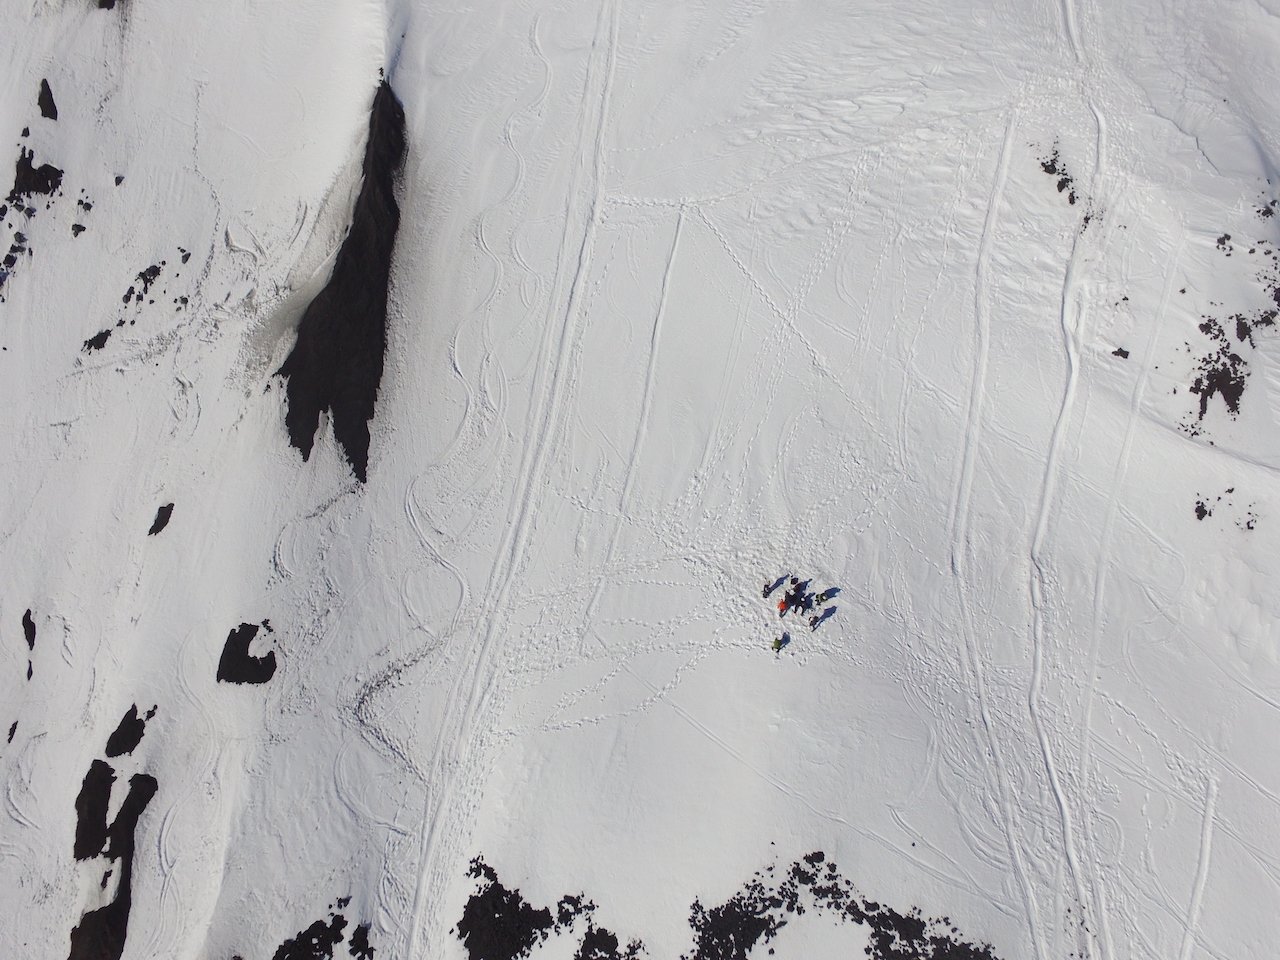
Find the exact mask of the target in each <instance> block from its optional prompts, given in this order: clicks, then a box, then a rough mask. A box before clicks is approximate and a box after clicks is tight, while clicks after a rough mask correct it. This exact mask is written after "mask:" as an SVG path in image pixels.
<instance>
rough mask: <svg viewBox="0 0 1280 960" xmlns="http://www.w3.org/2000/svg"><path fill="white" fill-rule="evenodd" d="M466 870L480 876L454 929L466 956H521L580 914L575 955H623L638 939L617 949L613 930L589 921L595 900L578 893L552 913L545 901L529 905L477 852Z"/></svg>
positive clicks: (633, 950)
mask: <svg viewBox="0 0 1280 960" xmlns="http://www.w3.org/2000/svg"><path fill="white" fill-rule="evenodd" d="M468 874H469V875H470V876H471V877H473V878H475V879H476V880H479V881H481V884H480V889H479V890H478V891H476V893H475V894H473V895H472V897H471V899H470V900H468V901H467V904H466V906H465V907H464V908H463V910H462V919H461V920H459V921H458V926H457V928H456V931H457V935H458V939H460V940H461V941H462V942H463V945H464V946H465V947H466V949H467V955H468V957H469V958H470V960H519V958H522V957H527V956H528V955H529V954H530V953H531V952H532V950H533V948H534V947H535V946H537V945H538V944H540V943H543V942H544V941H546V940H547V938H548V937H550V936H551V935H552V934H553V933H554V934H557V935H559V934H563V933H565V932H566V931H568V930H570V929H571V928H572V927H573V926H574V924H575V922H576V921H577V920H578V918H580V917H585V918H586V921H587V931H586V934H585V935H584V936H583V938H582V941H581V943H580V944H579V947H578V952H577V954H576V955H575V960H627V958H633V957H635V956H636V955H637V954H638V953H639V952H640V950H641V949H642V944H641V943H640V942H639V941H636V940H633V941H632V942H631V943H630V944H628V945H627V948H626V950H625V951H623V952H621V953H620V952H619V951H618V938H617V936H616V935H615V934H613V933H611V932H610V931H608V930H605V929H603V928H601V927H597V926H596V925H595V923H594V922H593V920H592V917H593V915H594V913H595V909H596V905H595V904H594V903H592V902H591V901H590V900H587V899H586V898H585V897H583V896H582V895H581V894H579V895H578V896H564V897H561V898H560V901H559V902H558V903H557V904H556V906H555V912H554V913H552V911H551V909H550V908H549V907H541V908H535V907H533V906H532V905H531V904H529V903H527V902H526V901H525V899H524V897H523V896H521V895H520V891H519V890H508V889H507V888H506V887H504V886H503V885H502V883H501V882H500V881H499V880H498V874H497V872H496V871H495V870H494V869H493V868H492V867H491V866H489V865H488V864H487V863H485V862H484V860H483V858H481V857H476V858H475V859H474V860H472V861H471V868H470V870H469V871H468Z"/></svg>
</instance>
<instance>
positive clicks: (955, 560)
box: [951, 110, 1017, 579]
mask: <svg viewBox="0 0 1280 960" xmlns="http://www.w3.org/2000/svg"><path fill="white" fill-rule="evenodd" d="M1016 123H1017V115H1016V113H1015V112H1014V111H1012V110H1011V111H1010V112H1009V119H1008V120H1007V121H1006V123H1005V128H1004V143H1003V144H1002V145H1001V147H1000V161H999V163H998V164H997V166H996V178H995V181H994V182H993V183H992V185H991V196H990V198H989V199H988V201H987V217H986V222H985V223H983V225H982V239H981V240H980V241H979V243H978V265H977V268H976V270H975V271H974V285H973V307H974V327H975V334H976V339H977V348H976V350H975V351H974V359H973V385H972V387H971V388H970V391H969V417H968V423H967V424H966V426H965V431H964V452H963V454H962V455H961V458H960V483H959V485H958V486H957V488H956V496H955V500H954V502H953V504H952V508H951V512H952V516H953V518H954V522H953V525H952V528H951V572H952V573H954V574H955V575H956V576H958V577H960V578H962V579H963V577H964V567H965V554H966V551H967V545H968V541H969V504H970V501H971V500H972V498H973V475H974V473H975V471H976V469H977V461H978V447H979V445H980V444H981V441H982V401H983V397H984V395H985V394H986V386H987V360H988V356H989V353H990V349H991V311H990V304H989V303H988V298H989V294H988V282H989V281H988V273H989V271H990V262H991V246H992V243H993V239H992V238H993V237H994V235H995V231H996V225H997V222H998V215H999V209H1000V202H1001V199H1002V198H1003V196H1004V185H1005V182H1006V180H1007V179H1008V176H1009V155H1010V154H1011V153H1012V149H1013V131H1014V128H1015V126H1016Z"/></svg>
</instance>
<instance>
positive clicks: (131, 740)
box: [67, 706, 159, 960]
mask: <svg viewBox="0 0 1280 960" xmlns="http://www.w3.org/2000/svg"><path fill="white" fill-rule="evenodd" d="M154 713H155V709H154V708H152V710H151V711H149V712H148V713H147V717H148V718H150V717H151V716H153V715H154ZM130 714H132V717H133V720H134V721H137V722H138V723H141V724H143V725H144V726H143V728H142V729H139V728H137V727H135V726H133V725H132V724H130V722H129V721H130ZM122 731H123V732H122ZM144 732H145V721H144V720H139V718H138V717H137V707H136V706H134V707H133V709H132V710H131V711H130V713H129V714H126V715H125V718H124V720H122V721H121V725H120V727H117V728H116V731H115V732H114V733H113V734H112V735H111V738H110V739H109V740H108V741H107V755H108V756H119V755H121V754H123V753H131V752H132V751H133V749H134V748H135V747H136V746H137V745H138V742H139V741H140V740H141V739H142V735H143V733H144ZM135 735H136V739H135ZM113 741H114V742H113ZM113 747H114V748H116V752H114V753H113V752H112V751H113ZM125 747H127V749H124V748H125ZM115 781H116V771H115V769H114V768H113V767H112V766H111V765H110V764H109V763H107V762H106V761H104V760H94V761H93V762H92V763H91V764H90V765H89V772H88V773H86V774H85V776H84V780H83V782H82V783H81V785H80V793H79V794H78V795H77V796H76V802H75V809H76V832H75V844H74V848H73V855H74V857H75V859H76V860H81V861H83V860H91V859H93V858H94V857H98V856H102V857H105V858H106V859H107V860H108V861H119V865H118V869H119V871H120V875H119V880H118V881H117V886H116V894H115V897H114V898H113V899H112V900H111V902H110V903H108V904H107V905H106V906H103V907H99V908H98V909H96V910H90V911H88V912H86V913H85V914H84V915H83V916H82V917H81V918H80V922H79V923H78V924H76V926H75V927H74V928H72V930H71V952H70V953H69V954H68V955H67V960H119V957H120V955H121V954H122V953H124V945H125V939H126V938H127V936H128V932H129V911H130V908H131V906H132V902H133V900H132V898H133V854H134V846H135V841H134V835H135V833H136V832H137V829H138V820H139V819H140V818H141V817H142V814H143V812H144V811H145V810H146V809H147V805H148V804H150V803H151V799H152V798H153V797H154V796H155V795H156V791H157V790H159V784H158V783H157V782H156V779H155V777H152V776H150V775H148V774H145V773H135V774H134V775H133V776H132V777H130V778H129V792H128V794H126V795H125V798H124V802H123V803H122V804H121V805H120V809H119V811H118V812H117V813H116V816H115V819H114V820H112V821H111V822H110V823H109V824H108V823H107V813H108V809H109V807H110V803H111V788H112V785H113V784H114V783H115ZM114 869H116V868H115V867H113V868H111V869H108V870H107V871H106V872H104V874H103V877H102V883H101V886H102V887H103V888H104V889H105V887H106V885H107V882H108V880H109V879H110V877H111V873H112V871H113V870H114Z"/></svg>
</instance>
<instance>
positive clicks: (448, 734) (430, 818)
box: [407, 0, 618, 956]
mask: <svg viewBox="0 0 1280 960" xmlns="http://www.w3.org/2000/svg"><path fill="white" fill-rule="evenodd" d="M617 20H618V17H617V9H616V3H615V2H613V0H606V2H605V3H604V4H602V6H601V9H600V14H599V20H598V25H597V34H596V41H595V43H593V45H592V52H591V56H590V59H589V62H588V67H587V78H586V84H587V87H586V90H585V91H584V98H583V106H582V112H581V120H580V125H579V138H578V140H579V143H580V144H581V147H582V148H583V149H580V151H579V154H578V156H579V165H580V166H579V170H578V172H577V173H576V174H575V177H574V184H575V186H574V187H573V188H572V190H571V194H570V200H569V207H568V209H567V211H566V217H565V228H564V232H563V234H562V241H561V252H560V257H559V263H560V264H561V267H560V268H559V269H558V271H557V273H558V275H559V276H558V277H557V283H556V287H557V288H560V287H561V285H562V282H563V281H561V280H560V276H564V271H565V269H566V268H569V269H571V270H572V276H571V277H568V286H569V289H568V290H567V292H566V293H565V294H557V293H556V292H553V294H552V299H551V307H552V309H553V310H555V311H557V319H556V322H555V324H548V326H547V328H546V332H547V334H548V336H547V337H544V341H543V351H542V352H543V355H544V356H547V355H548V354H550V353H551V350H552V349H553V348H552V344H551V343H550V335H551V334H552V332H553V331H554V330H555V329H556V327H558V328H559V336H558V338H557V339H558V343H557V344H556V345H555V346H554V355H553V356H554V359H553V360H552V359H550V358H548V359H544V360H542V361H541V362H540V363H539V366H538V381H539V382H540V381H542V380H543V379H544V378H545V379H546V380H547V382H546V383H542V384H541V385H539V383H538V382H536V383H535V388H534V397H535V403H534V410H533V416H534V421H533V423H532V428H533V429H530V430H527V431H526V432H525V436H526V437H527V438H532V443H531V445H530V444H528V443H527V444H526V447H525V450H524V453H523V455H522V458H521V460H522V463H521V468H520V471H519V473H518V476H517V486H516V491H515V495H514V498H513V501H512V503H513V508H514V509H513V513H512V514H511V515H510V516H509V518H508V525H507V533H506V535H505V537H504V540H503V542H502V544H501V545H500V547H499V549H498V551H497V558H496V561H495V565H494V568H493V571H492V573H491V575H490V578H489V583H488V585H487V587H486V590H485V595H486V602H485V608H486V609H487V610H489V611H490V612H489V614H488V618H487V621H486V622H485V623H483V624H482V625H481V626H480V627H479V628H478V634H479V635H478V636H477V637H475V638H474V639H473V642H472V643H471V644H469V645H468V648H469V649H471V648H476V652H475V654H474V655H473V656H471V657H470V659H469V660H468V662H467V663H466V664H465V666H464V667H463V669H461V670H460V671H459V672H458V675H457V679H456V681H455V683H454V685H453V687H452V689H451V691H450V695H449V698H448V706H447V708H446V711H445V718H446V719H445V725H446V726H445V731H443V732H442V734H441V736H440V737H439V738H438V740H437V746H436V750H435V758H434V760H433V762H432V764H431V768H430V773H429V775H428V779H427V790H428V792H427V802H428V805H429V808H430V809H429V810H426V811H424V813H425V814H426V815H425V816H424V818H423V821H424V828H423V830H422V834H421V842H420V851H421V853H420V858H419V869H418V878H419V879H418V882H417V886H416V890H415V893H414V898H413V907H412V913H411V917H410V930H409V940H408V945H407V955H408V956H417V955H418V950H417V943H418V938H419V935H420V932H421V931H423V927H424V922H425V921H424V912H425V908H426V902H427V900H428V896H427V892H428V888H429V887H433V888H434V891H433V892H437V893H438V892H439V890H440V889H441V888H442V887H443V886H444V885H445V884H446V883H447V882H448V871H449V870H450V866H446V864H445V863H443V862H438V861H444V860H449V859H451V858H450V857H448V856H441V854H442V853H443V852H444V851H442V850H440V849H439V847H440V845H441V844H443V845H444V846H445V847H446V849H448V851H449V853H454V852H456V851H455V850H454V849H453V848H455V847H457V846H458V845H459V843H460V842H461V839H462V838H461V837H460V834H462V833H464V832H465V830H466V826H465V824H464V823H461V822H458V821H459V820H460V819H461V818H460V817H454V818H453V820H452V822H450V820H449V818H450V816H451V815H453V814H454V810H453V809H452V806H453V805H454V804H455V803H457V802H459V801H458V796H457V795H458V792H459V789H460V787H461V784H460V781H461V780H462V779H463V778H468V779H471V778H474V776H475V774H476V773H477V772H478V771H477V770H476V769H475V761H474V760H473V759H472V755H473V753H474V752H475V751H476V750H477V749H481V750H482V749H484V748H485V747H486V746H487V744H481V743H477V739H478V738H477V732H476V730H475V727H476V724H477V722H478V716H480V715H481V714H483V713H484V711H485V708H486V707H487V706H488V704H489V703H490V702H491V699H492V697H493V696H494V695H495V692H494V690H493V687H492V685H493V683H494V677H493V676H492V675H491V672H490V668H489V662H490V660H491V659H492V657H493V655H494V653H495V650H494V648H495V647H496V646H497V645H498V644H499V642H500V636H501V634H502V631H503V630H504V629H505V626H506V623H505V620H506V615H507V608H508V603H509V601H510V595H511V588H512V584H513V582H514V580H515V576H516V574H517V573H518V572H519V570H520V567H521V564H522V561H523V559H524V552H525V549H526V547H527V545H528V538H529V536H530V533H531V525H532V520H533V517H534V515H535V514H536V509H537V503H538V501H539V500H540V498H541V494H542V487H543V485H544V477H545V475H546V469H547V460H548V457H549V453H550V448H551V446H552V443H553V442H554V440H555V438H556V435H557V432H558V428H559V423H560V420H561V417H562V416H563V407H564V405H565V403H566V400H567V396H566V395H567V394H568V393H570V392H571V388H572V384H570V383H568V382H567V381H568V376H569V373H570V370H569V366H570V358H571V356H572V354H573V352H574V349H575V347H576V343H577V338H578V336H579V335H580V330H581V327H582V320H581V318H580V314H581V313H582V311H583V309H584V305H583V300H584V298H585V296H586V286H587V282H588V274H589V271H590V265H591V255H592V252H593V247H594V243H595V234H596V228H597V226H598V223H599V219H600V216H601V214H602V212H603V211H602V200H603V197H604V183H603V179H604V172H605V171H604V164H605V145H604V137H605V133H606V129H607V125H608V118H609V99H610V94H611V91H612V86H613V74H614V70H615V65H616V56H617V49H616V48H617V29H618V23H617ZM601 48H603V50H602V49H601ZM601 59H603V61H604V62H603V63H601V62H600V60H601ZM601 74H603V76H601ZM597 113H598V117H592V115H593V114H597ZM589 117H592V119H593V120H594V124H593V123H592V119H588V118H589ZM592 127H594V129H592ZM588 150H589V151H590V153H591V161H590V162H591V169H589V170H587V169H583V167H584V166H585V163H586V160H587V158H586V154H587V152H588ZM584 188H585V190H586V191H589V193H590V196H588V197H585V198H583V197H581V196H580V193H581V192H582V191H583V189H584ZM584 203H585V205H586V209H585V210H584V211H582V212H581V213H579V212H576V211H575V207H577V206H579V205H581V204H584ZM580 221H583V222H581V225H580V223H579V222H580ZM575 236H576V237H577V239H575ZM575 245H576V250H575V249H574V246H575ZM570 262H572V267H569V263H570ZM562 302H563V304H564V306H563V307H561V306H560V304H561V303H562ZM477 641H478V642H477ZM468 680H469V682H468ZM461 688H466V694H465V697H460V689H461ZM459 701H461V702H459ZM455 716H459V717H460V719H459V720H458V721H457V726H456V728H453V727H452V721H451V720H450V718H452V717H455ZM466 786H467V787H469V788H471V790H472V791H474V789H475V785H474V784H471V783H468V784H467V785H466ZM444 829H448V832H449V835H448V836H447V837H444V836H442V831H443V830H444ZM430 899H432V900H436V899H438V897H432V898H430ZM441 922H442V921H441V920H439V919H436V918H434V917H433V918H432V920H431V926H432V928H433V929H434V928H435V927H437V926H439V924H440V923H441ZM439 940H440V938H439V937H429V939H428V942H438V941H439Z"/></svg>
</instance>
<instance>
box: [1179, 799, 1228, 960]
mask: <svg viewBox="0 0 1280 960" xmlns="http://www.w3.org/2000/svg"><path fill="white" fill-rule="evenodd" d="M1217 804H1218V781H1217V780H1216V779H1214V778H1213V777H1210V778H1208V780H1207V781H1206V782H1205V787H1204V821H1203V823H1202V824H1201V827H1200V857H1199V859H1198V861H1197V862H1196V880H1195V884H1194V885H1193V886H1192V888H1191V905H1190V906H1189V907H1188V909H1187V930H1186V933H1185V934H1184V935H1183V937H1182V949H1181V950H1180V951H1179V952H1178V960H1191V952H1192V950H1194V949H1195V946H1196V927H1197V926H1199V924H1200V905H1201V903H1202V902H1203V901H1204V886H1205V882H1206V881H1207V880H1208V879H1209V856H1210V853H1211V844H1212V842H1213V818H1214V809H1215V808H1216V807H1217Z"/></svg>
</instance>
